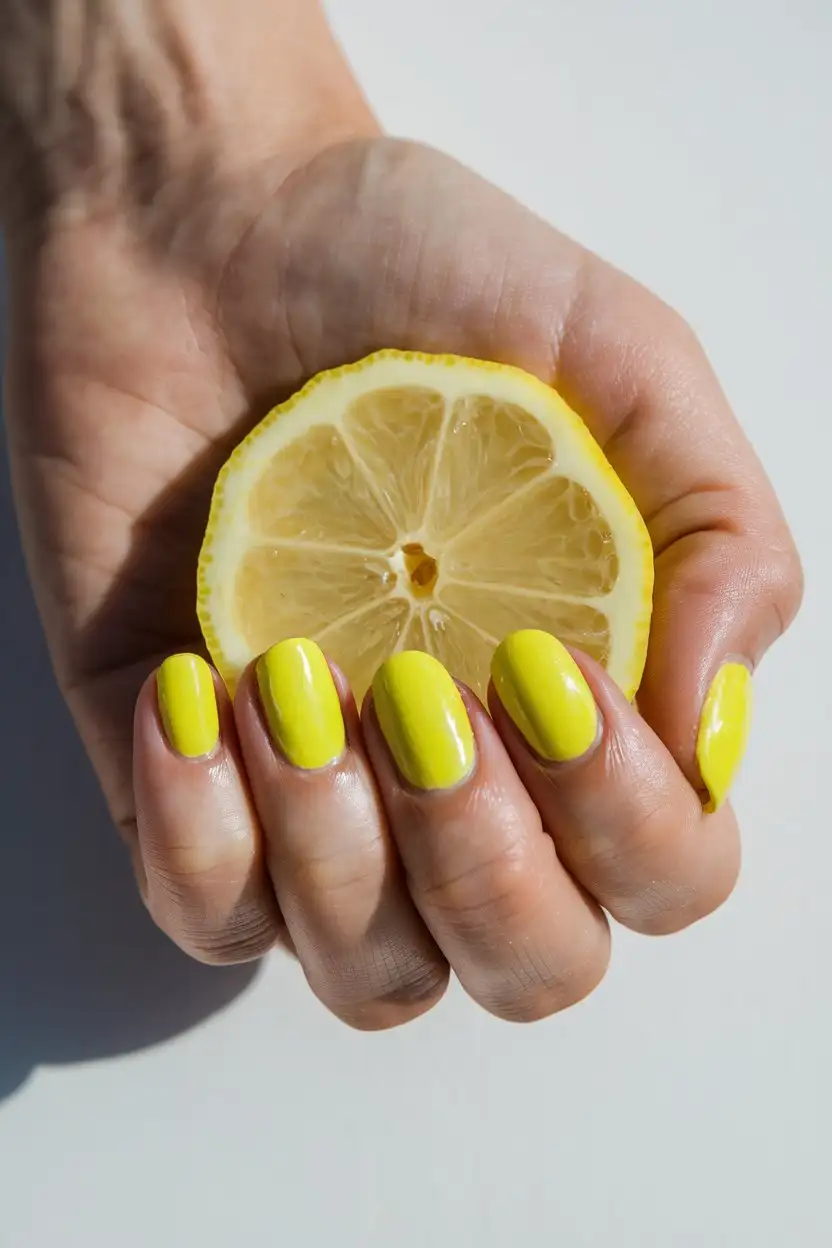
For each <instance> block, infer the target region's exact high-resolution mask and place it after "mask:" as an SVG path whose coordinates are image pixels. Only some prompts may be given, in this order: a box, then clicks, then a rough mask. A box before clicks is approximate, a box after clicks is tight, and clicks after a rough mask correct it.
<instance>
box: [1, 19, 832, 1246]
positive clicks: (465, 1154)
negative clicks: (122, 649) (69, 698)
mask: <svg viewBox="0 0 832 1248" xmlns="http://www.w3.org/2000/svg"><path fill="white" fill-rule="evenodd" d="M244 9H245V5H243V6H241V9H239V10H238V12H240V13H241V14H242V12H244ZM331 11H332V14H333V17H334V19H335V22H336V26H337V28H338V30H339V32H340V33H341V35H342V37H343V38H344V40H345V42H346V44H347V46H348V49H349V51H350V54H351V56H352V58H353V60H354V62H355V65H356V67H357V69H358V72H359V74H360V76H361V77H362V79H363V81H364V82H365V84H366V86H367V89H368V92H369V94H370V96H371V98H372V100H373V102H374V104H375V105H376V107H377V108H378V110H379V112H380V115H381V116H382V118H383V119H384V121H385V122H386V124H387V125H388V126H389V128H390V129H391V130H392V131H394V132H399V133H404V134H407V135H411V136H416V137H421V138H424V139H427V140H428V141H430V142H432V143H434V144H436V145H439V146H442V147H445V148H448V149H449V150H450V151H452V152H453V153H454V154H455V155H457V156H459V157H460V158H462V159H464V160H465V161H467V162H468V163H469V164H472V165H473V166H474V167H476V168H477V169H478V170H479V171H480V172H482V173H485V174H487V175H489V176H491V177H492V178H494V179H495V180H497V181H499V182H500V183H502V184H503V185H505V186H506V187H507V188H508V189H510V190H511V191H513V192H514V193H515V194H516V195H517V196H518V197H520V198H523V199H525V200H527V201H528V202H529V203H530V204H531V205H532V206H533V207H534V208H536V209H537V210H538V211H540V212H541V213H542V214H543V215H545V216H546V217H547V218H549V219H550V220H552V221H553V222H555V223H556V224H558V225H559V226H560V227H561V228H563V229H564V230H566V231H567V232H569V233H572V234H574V235H576V236H577V237H579V238H580V239H581V240H582V241H583V242H585V243H587V244H589V245H590V246H592V247H594V248H595V249H596V250H598V251H600V252H601V253H603V254H604V255H606V256H607V257H608V258H610V259H611V260H613V261H615V262H616V263H617V264H619V265H620V266H621V267H623V268H626V269H628V270H630V271H631V272H633V273H635V274H636V275H637V276H639V277H640V278H641V279H642V280H644V281H645V282H647V283H648V284H649V285H652V286H653V287H654V288H655V289H656V290H657V291H658V292H659V293H660V294H661V295H662V296H664V297H665V298H666V299H667V300H668V301H670V302H672V303H674V304H676V305H677V306H678V307H679V308H680V309H681V310H682V311H683V312H684V313H685V315H686V316H687V317H688V318H689V319H690V320H691V321H692V322H693V323H694V325H695V326H696V328H697V329H698V331H699V332H700V334H701V336H702V337H703V339H704V341H705V343H706V345H707V347H708V349H709V350H710V353H711V355H712V357H713V359H714V361H715V363H716V365H717V367H718V369H719V371H720V373H721V375H722V377H723V379H724V382H725V385H726V387H727V389H728V392H729V394H730V396H731V398H732V400H733V402H734V404H735V405H736V408H737V410H738V411H739V413H740V415H741V418H742V420H743V422H744V423H745V425H746V427H747V429H748V430H749V432H750V434H751V436H752V438H753V440H754V442H755V443H756V446H757V448H758V450H759V451H760V453H761V455H762V457H763V459H764V461H765V462H766V464H767V465H768V467H769V469H770V471H771V473H772V475H773V477H774V480H775V482H776V484H777V486H778V488H779V490H780V492H781V495H782V498H783V500H784V503H785V505H786V509H787V512H788V513H789V516H790V518H791V520H792V523H793V526H794V529H795V531H796V534H797V537H798V540H799V543H800V545H801V548H802V551H803V554H804V557H805V563H806V569H807V576H808V596H807V602H806V607H805V610H804V613H803V615H802V617H801V619H800V621H799V623H798V625H797V626H796V627H795V629H794V631H793V632H792V633H791V634H790V635H789V637H788V639H787V640H786V641H784V642H782V643H781V644H780V646H779V647H778V648H777V650H776V651H775V652H774V654H773V655H772V656H771V657H770V659H768V660H767V661H766V663H765V665H764V667H763V669H762V671H761V673H760V676H759V679H758V681H757V695H758V714H757V719H756V725H755V735H754V740H753V750H752V753H751V756H750V760H749V763H748V766H747V768H746V770H745V773H744V776H743V780H742V782H741V784H740V787H739V790H738V794H737V804H738V807H739V811H740V814H741V816H742V819H743V824H744V828H745V835H746V847H747V848H746V866H745V872H744V876H743V879H742V883H741V886H740V888H739V891H738V892H737V894H736V896H735V898H734V899H733V900H732V902H731V903H730V904H729V905H728V906H727V907H726V908H725V909H724V910H723V911H722V912H721V913H720V914H719V915H717V916H716V917H715V918H714V919H712V920H710V921H708V922H707V923H705V924H703V925H701V926H699V927H697V928H696V929H694V930H692V931H690V932H688V933H686V934H685V935H682V936H680V937H675V938H672V939H670V940H667V941H664V942H651V941H649V940H645V939H638V938H635V937H632V936H628V935H627V934H623V933H617V937H618V938H617V943H616V948H615V956H614V962H613V967H612V970H611V973H610V975H609V977H608V979H607V981H606V982H605V983H604V985H603V986H602V987H601V989H600V990H599V991H598V992H597V993H596V994H595V995H594V996H593V997H592V998H591V999H590V1000H589V1001H588V1002H587V1003H586V1004H584V1005H582V1006H580V1007H579V1008H578V1009H576V1010H575V1011H573V1012H571V1013H569V1014H566V1015H564V1016H561V1017H558V1018H555V1019H552V1020H550V1021H548V1022H545V1023H542V1024H538V1025H536V1026H534V1027H533V1028H530V1029H518V1028H513V1027H511V1026H509V1025H507V1024H501V1023H498V1022H496V1021H494V1020H492V1019H490V1018H488V1017H486V1016H485V1015H484V1014H482V1013H480V1012H478V1011H477V1010H476V1008H475V1007H474V1006H473V1005H471V1004H470V1003H469V1002H468V1001H467V1000H466V999H464V998H463V996H462V995H461V993H459V992H454V993H452V994H451V995H450V997H449V998H448V999H447V1000H446V1002H445V1003H444V1004H443V1005H441V1006H440V1007H439V1008H438V1009H437V1010H436V1011H434V1013H432V1014H431V1015H429V1016H428V1017H427V1018H425V1019H424V1020H422V1021H420V1022H418V1023H416V1024H414V1025H412V1026H410V1027H407V1028H405V1029H404V1030H401V1031H398V1032H394V1033H390V1034H385V1035H377V1036H366V1035H358V1034H353V1033H351V1032H349V1031H347V1030H345V1029H343V1028H342V1027H341V1026H340V1025H339V1024H338V1023H336V1022H335V1021H333V1020H332V1019H331V1018H329V1017H328V1016H327V1015H326V1014H325V1013H324V1012H323V1011H322V1009H321V1008H320V1007H319V1006H318V1005H317V1004H316V1003H315V1001H314V1000H313V999H312V997H311V996H310V994H309V993H308V991H307V990H306V989H305V988H304V985H303V983H302V981H301V979H300V977H299V974H298V972H297V971H296V970H295V969H294V968H293V967H292V966H291V965H290V964H289V963H288V962H285V961H282V960H279V959H276V960H274V961H271V962H269V963H268V964H267V965H265V966H263V967H262V968H260V970H259V971H258V972H257V973H254V972H252V971H251V970H243V971H235V970H229V971H225V972H223V971H211V970H208V969H205V968H201V967H197V966H195V965H191V964H189V963H188V962H187V961H186V960H185V959H184V958H183V957H180V956H179V955H178V954H177V953H176V952H175V951H174V950H173V949H172V948H171V947H169V946H168V945H167V944H166V942H165V941H164V940H163V938H162V937H161V936H158V935H157V934H156V933H155V932H153V931H152V930H151V929H150V927H149V926H148V924H147V922H146V920H145V918H144V915H143V912H142V911H141V908H140V906H139V904H138V902H137V901H136V900H135V899H134V897H133V893H132V890H131V886H130V882H129V879H128V875H127V872H126V868H125V865H124V863H123V861H122V857H121V850H120V849H119V847H118V846H117V844H116V839H115V835H114V834H113V833H112V832H111V831H110V828H109V826H108V823H107V817H106V814H105V812H104V810H103V806H102V803H101V801H100V799H99V798H98V796H97V793H96V790H95V787H94V784H93V782H92V780H91V778H90V775H89V772H88V770H87V764H86V762H85V760H84V758H83V756H82V753H81V750H80V748H79V746H78V744H77V743H76V741H75V738H74V735H73V732H72V729H71V727H70V725H69V722H68V718H67V715H66V713H65V712H64V710H63V708H62V707H61V705H60V703H59V699H58V697H57V695H56V694H55V692H54V690H53V689H52V686H51V683H50V676H49V671H48V665H47V661H46V658H45V654H44V649H43V645H42V643H41V640H40V635H39V631H38V628H37V625H36V621H35V616H34V612H33V608H32V606H31V602H30V598H29V593H28V590H27V589H26V587H25V581H24V577H23V572H22V567H21V562H20V557H19V554H18V551H17V540H16V537H15V534H14V529H13V520H12V515H11V509H10V503H9V498H8V489H7V486H6V483H5V479H3V482H2V487H0V488H1V489H2V495H0V602H2V612H0V682H2V683H0V740H2V754H0V781H1V782H2V803H3V805H2V810H3V814H2V824H1V825H0V827H1V828H2V842H0V844H2V856H0V1244H2V1245H3V1248H47V1246H48V1248H53V1246H54V1248H75V1246H76V1245H77V1246H79V1248H191V1245H194V1246H198V1248H219V1246H220V1245H222V1246H223V1248H225V1246H226V1245H229V1244H243V1243H245V1244H248V1245H254V1246H255V1248H256V1246H259V1245H268V1246H271V1245H276V1244H285V1245H287V1248H289V1246H291V1248H311V1246H314V1248H325V1246H328V1245H335V1246H337V1248H376V1246H379V1248H380V1246H382V1245H384V1246H385V1248H387V1246H388V1245H393V1244H395V1245H397V1246H401V1248H416V1246H417V1245H420V1246H421V1245H423V1244H430V1245H438V1246H439V1248H443V1246H444V1245H448V1246H449V1248H450V1246H452V1248H466V1246H467V1245H476V1246H477V1248H498V1246H499V1248H502V1246H503V1245H506V1246H508V1245H513V1244H514V1243H515V1242H516V1241H519V1242H527V1243H531V1244H534V1245H537V1244H541V1245H549V1244H556V1245H560V1246H562V1248H602V1246H604V1248H606V1245H621V1246H622V1248H654V1246H655V1248H746V1246H749V1248H750V1246H751V1245H753V1248H780V1246H781V1245H792V1244H798V1245H800V1246H801V1248H815V1246H817V1248H821V1246H822V1245H828V1244H829V1243H831V1242H832V1210H831V1209H830V1205H829V1197H828V1185H829V1168H830V1161H832V1143H830V1115H831V1114H832V1076H831V1075H830V1059H831V1058H832V1005H830V993H832V974H830V962H831V961H832V907H830V897H829V877H830V874H831V873H832V827H831V826H830V819H829V807H828V802H827V789H826V784H827V782H828V752H829V747H828V740H829V709H828V708H829V701H830V691H831V689H830V679H829V667H828V650H829V645H828V639H829V636H830V632H831V631H832V626H831V625H830V618H831V617H832V594H830V589H829V583H830V580H829V578H830V576H832V563H831V562H830V555H829V544H830V539H832V523H830V511H829V509H830V507H832V499H831V498H830V488H829V481H830V465H832V435H830V426H832V411H830V385H831V383H830V376H831V375H830V355H831V354H832V349H831V348H832V341H830V340H831V339H832V244H830V236H832V175H831V174H830V154H831V153H832V76H831V75H830V73H829V62H830V57H832V5H830V4H829V0H788V2H786V0H697V3H691V2H690V0H652V2H651V0H627V3H620V2H619V0H511V3H506V2H505V0H410V2H409V3H404V2H403V0H333V2H332V4H331ZM239 20H243V19H242V16H241V17H240V19H239ZM824 773H826V774H824Z"/></svg>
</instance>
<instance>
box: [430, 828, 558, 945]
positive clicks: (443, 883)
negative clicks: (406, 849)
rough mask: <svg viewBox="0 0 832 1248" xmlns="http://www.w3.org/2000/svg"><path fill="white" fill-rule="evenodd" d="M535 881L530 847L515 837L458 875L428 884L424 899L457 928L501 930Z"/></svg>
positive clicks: (521, 905)
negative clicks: (529, 852) (530, 860)
mask: <svg viewBox="0 0 832 1248" xmlns="http://www.w3.org/2000/svg"><path fill="white" fill-rule="evenodd" d="M535 882H536V881H535V874H534V872H533V871H532V864H531V863H530V862H529V854H528V850H527V848H526V847H525V846H524V845H522V844H521V843H519V841H516V840H515V841H509V842H507V843H505V844H504V845H502V846H500V847H499V849H497V850H496V851H495V852H494V853H493V854H490V855H487V856H485V857H482V858H479V859H478V860H477V861H476V862H474V863H470V864H467V865H466V866H465V867H464V869H463V870H461V871H460V872H459V873H458V874H456V875H448V876H444V877H443V878H441V879H438V880H435V881H432V882H430V883H427V884H425V885H424V886H423V887H422V888H421V889H420V894H421V898H420V899H421V902H422V904H423V905H424V906H426V907H429V908H430V909H431V910H433V911H434V912H435V913H436V914H437V915H439V916H441V917H442V918H443V919H445V920H446V921H447V922H448V923H449V924H450V925H451V926H452V927H454V928H462V929H464V930H465V931H470V930H471V929H481V928H489V929H491V928H493V929H495V930H500V929H502V928H504V927H505V925H506V923H507V922H508V921H509V920H511V919H514V918H516V916H517V915H518V913H522V911H523V909H524V901H525V899H526V898H527V896H528V892H529V887H530V886H535Z"/></svg>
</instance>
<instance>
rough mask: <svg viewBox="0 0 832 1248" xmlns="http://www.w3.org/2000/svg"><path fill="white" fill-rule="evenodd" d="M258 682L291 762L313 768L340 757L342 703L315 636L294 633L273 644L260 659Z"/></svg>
mask: <svg viewBox="0 0 832 1248" xmlns="http://www.w3.org/2000/svg"><path fill="white" fill-rule="evenodd" d="M257 684H258V687H259V689H260V698H261V701H262V703H263V709H264V710H265V712H266V719H267V720H268V724H269V731H270V732H271V735H272V740H273V741H274V743H275V745H276V746H277V747H278V748H279V749H280V750H281V751H282V752H283V754H285V756H286V758H287V759H288V760H289V762H290V763H292V765H293V766H295V767H300V768H302V769H303V770H304V771H314V770H316V769H317V768H319V767H327V766H328V765H329V764H330V763H334V762H335V761H336V760H337V759H339V758H340V757H341V755H342V754H343V753H344V749H345V747H346V743H347V739H346V733H345V731H344V716H343V715H342V713H341V702H340V700H339V698H338V690H337V689H336V687H335V681H334V680H333V679H332V672H331V671H330V670H329V664H328V663H327V661H326V659H325V657H324V654H323V651H322V650H321V648H320V647H319V646H316V645H315V642H314V641H307V640H306V639H305V638H303V637H293V638H291V639H290V640H288V641H281V642H278V644H277V645H276V646H272V648H271V650H267V651H266V653H265V654H264V655H263V656H262V658H261V659H260V660H259V662H258V664H257Z"/></svg>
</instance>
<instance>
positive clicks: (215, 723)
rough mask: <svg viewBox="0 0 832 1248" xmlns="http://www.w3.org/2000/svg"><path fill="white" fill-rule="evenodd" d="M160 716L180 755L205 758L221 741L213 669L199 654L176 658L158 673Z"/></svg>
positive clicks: (177, 655) (169, 737) (167, 660)
mask: <svg viewBox="0 0 832 1248" xmlns="http://www.w3.org/2000/svg"><path fill="white" fill-rule="evenodd" d="M156 692H157V696H158V698H159V713H160V714H161V716H162V724H163V725H164V729H165V734H166V736H167V739H168V741H169V742H170V743H171V745H172V746H173V748H174V749H175V750H176V752H177V753H178V754H182V755H184V757H185V758H202V757H203V756H204V755H206V754H212V753H213V752H214V750H215V749H216V746H217V742H218V741H219V739H220V721H219V716H218V714H217V695H216V691H215V689H214V679H213V677H212V675H211V669H210V667H209V666H208V664H207V663H206V662H205V660H204V659H201V658H200V657H199V655H198V654H173V655H171V657H170V658H169V659H165V661H164V663H163V664H162V666H161V667H160V668H159V670H158V672H157V673H156Z"/></svg>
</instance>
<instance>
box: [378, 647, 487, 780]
mask: <svg viewBox="0 0 832 1248" xmlns="http://www.w3.org/2000/svg"><path fill="white" fill-rule="evenodd" d="M373 701H374V703H375V709H376V715H377V717H378V722H379V724H380V725H381V731H382V732H383V733H384V738H385V740H386V741H387V744H388V745H389V747H390V752H391V753H392V755H393V758H394V759H395V760H396V766H397V767H398V769H399V771H400V772H401V773H402V775H403V776H404V778H405V780H407V781H408V782H409V783H410V784H412V785H413V786H414V788H417V789H450V788H453V786H454V785H456V784H459V783H460V781H462V780H464V779H465V777H466V776H469V775H470V774H471V772H472V770H473V767H474V732H473V729H472V728H471V721H470V720H469V718H468V712H467V711H466V710H465V703H464V702H463V701H462V698H461V697H460V693H459V690H458V689H457V687H456V685H455V684H454V682H453V680H451V677H450V676H449V675H448V673H447V672H446V671H445V668H444V667H443V666H442V664H441V663H439V662H438V660H436V659H434V658H433V657H432V656H431V655H429V654H423V653H422V652H421V651H417V650H412V651H411V650H405V651H403V652H402V653H401V654H394V655H393V657H392V658H391V659H388V660H387V662H386V663H383V664H382V666H381V667H380V668H379V670H378V672H377V673H376V677H375V680H374V681H373Z"/></svg>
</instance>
